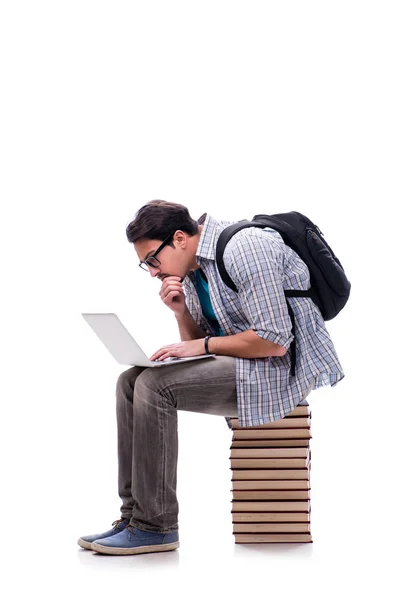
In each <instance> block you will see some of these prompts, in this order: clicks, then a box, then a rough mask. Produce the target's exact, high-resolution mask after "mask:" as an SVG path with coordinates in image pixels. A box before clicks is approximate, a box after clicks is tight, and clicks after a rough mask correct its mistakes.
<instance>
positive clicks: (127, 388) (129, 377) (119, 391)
mask: <svg viewBox="0 0 400 600" xmlns="http://www.w3.org/2000/svg"><path fill="white" fill-rule="evenodd" d="M142 371H143V369H142V368H140V367H131V368H129V369H126V371H123V372H122V373H120V375H119V376H118V379H117V383H116V395H117V400H118V398H122V397H126V395H129V396H130V397H131V398H132V396H133V390H134V388H135V382H136V379H137V378H138V376H139V375H140V373H141V372H142Z"/></svg>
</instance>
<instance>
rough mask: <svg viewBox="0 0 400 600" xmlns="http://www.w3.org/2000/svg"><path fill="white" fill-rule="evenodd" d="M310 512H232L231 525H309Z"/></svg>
mask: <svg viewBox="0 0 400 600" xmlns="http://www.w3.org/2000/svg"><path fill="white" fill-rule="evenodd" d="M310 512H311V511H310ZM310 512H308V513H306V512H256V513H254V512H242V513H240V512H232V513H231V514H232V522H233V523H260V522H263V523H284V522H285V523H289V522H290V523H309V522H310Z"/></svg>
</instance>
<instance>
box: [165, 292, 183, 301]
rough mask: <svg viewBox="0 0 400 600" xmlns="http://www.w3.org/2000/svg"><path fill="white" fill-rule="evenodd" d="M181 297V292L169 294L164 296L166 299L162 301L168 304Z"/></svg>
mask: <svg viewBox="0 0 400 600" xmlns="http://www.w3.org/2000/svg"><path fill="white" fill-rule="evenodd" d="M180 296H181V293H180V292H170V293H169V294H167V295H166V296H164V298H163V299H162V300H163V302H165V303H166V304H167V303H168V302H169V301H171V300H173V299H174V298H179V297H180Z"/></svg>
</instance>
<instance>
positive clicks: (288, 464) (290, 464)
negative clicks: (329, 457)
mask: <svg viewBox="0 0 400 600" xmlns="http://www.w3.org/2000/svg"><path fill="white" fill-rule="evenodd" d="M230 461H231V467H230V468H231V469H232V470H233V469H306V468H307V467H308V464H309V462H310V457H307V458H231V459H230ZM286 479H288V478H287V477H286Z"/></svg>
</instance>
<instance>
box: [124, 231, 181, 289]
mask: <svg viewBox="0 0 400 600" xmlns="http://www.w3.org/2000/svg"><path fill="white" fill-rule="evenodd" d="M186 238H187V236H186V234H185V233H183V232H180V231H177V232H175V234H174V237H173V238H171V239H170V240H168V242H169V243H171V242H173V244H174V247H172V246H170V245H168V244H167V245H164V247H162V248H161V250H160V251H159V252H157V250H158V249H159V248H160V246H161V245H162V243H163V241H164V240H145V239H142V240H138V241H137V242H135V243H134V248H135V251H136V254H137V255H138V258H139V261H144V260H146V259H148V258H150V257H151V256H153V255H154V254H155V253H157V254H156V256H155V258H156V259H157V260H155V261H154V265H157V266H151V265H143V266H144V267H145V268H147V270H148V271H149V273H150V275H151V276H152V277H157V278H158V279H160V280H161V281H162V280H163V279H164V278H165V277H168V276H170V275H175V276H177V277H180V278H181V279H183V278H184V277H185V276H186V275H187V272H188V271H189V268H188V264H189V263H188V259H189V258H190V257H189V251H188V245H187V239H186Z"/></svg>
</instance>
